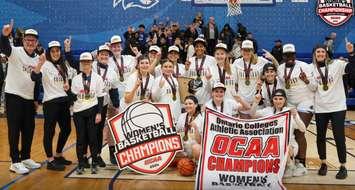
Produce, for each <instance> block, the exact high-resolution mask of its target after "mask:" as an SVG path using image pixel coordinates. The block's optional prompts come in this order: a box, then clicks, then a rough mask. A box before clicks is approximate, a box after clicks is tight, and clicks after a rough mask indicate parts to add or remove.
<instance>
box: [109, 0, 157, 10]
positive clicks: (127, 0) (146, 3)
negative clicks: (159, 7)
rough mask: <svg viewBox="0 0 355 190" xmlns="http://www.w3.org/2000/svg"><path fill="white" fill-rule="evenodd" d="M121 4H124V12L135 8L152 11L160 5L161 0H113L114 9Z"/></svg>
mask: <svg viewBox="0 0 355 190" xmlns="http://www.w3.org/2000/svg"><path fill="white" fill-rule="evenodd" d="M120 3H122V7H123V9H124V10H126V9H129V8H133V7H137V8H140V9H151V8H152V7H154V6H155V5H156V4H158V3H159V0H113V8H115V7H117V6H118V5H119V4H120Z"/></svg>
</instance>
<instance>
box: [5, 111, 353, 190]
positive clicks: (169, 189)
mask: <svg viewBox="0 0 355 190" xmlns="http://www.w3.org/2000/svg"><path fill="white" fill-rule="evenodd" d="M347 119H352V120H355V111H349V112H348V113H347ZM57 132H58V128H57ZM56 134H57V133H56ZM346 135H347V136H348V137H350V138H352V139H355V126H352V127H347V128H346ZM42 136H43V119H41V118H38V119H36V129H35V135H34V139H33V144H32V153H31V156H32V159H34V160H35V161H37V162H41V163H42V164H43V163H45V160H46V157H45V153H44V148H43V145H42ZM7 138H8V137H7V124H6V118H0V171H1V172H0V190H2V189H19V190H22V189H25V190H37V189H38V190H43V189H50V190H56V189H65V190H71V189H75V190H78V189H125V190H126V189H136V190H139V189H144V190H149V189H154V190H180V189H194V183H192V182H162V181H143V180H116V179H115V178H114V179H74V178H64V176H65V175H66V174H67V173H68V172H69V171H71V170H72V169H74V168H75V166H76V163H77V161H76V154H75V128H74V125H72V133H71V135H70V137H69V140H68V142H67V144H66V146H65V148H64V151H65V152H64V156H65V157H66V158H67V159H69V160H72V161H73V162H74V164H72V165H71V166H67V167H66V170H65V171H63V172H53V171H49V170H47V169H46V166H45V165H44V166H42V168H41V169H38V170H34V171H31V172H30V173H29V174H28V175H17V174H15V173H12V172H10V171H9V166H10V163H11V162H10V158H9V148H8V140H7ZM53 142H55V143H53V144H56V137H55V139H54V141H53ZM54 150H55V149H54ZM354 180H355V179H354ZM285 186H286V187H287V188H288V189H290V190H296V189H302V190H317V189H319V190H340V189H341V190H350V189H355V186H335V185H333V186H332V185H296V184H286V185H285Z"/></svg>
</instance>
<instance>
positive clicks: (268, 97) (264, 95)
mask: <svg viewBox="0 0 355 190" xmlns="http://www.w3.org/2000/svg"><path fill="white" fill-rule="evenodd" d="M276 81H277V82H276V88H275V85H274V84H267V83H266V81H265V82H263V85H262V86H261V96H262V98H264V100H263V101H264V104H263V106H264V107H269V106H271V100H272V94H273V90H276V89H283V86H282V84H281V82H280V80H279V79H278V77H276ZM267 86H269V89H270V94H269V93H268V90H267Z"/></svg>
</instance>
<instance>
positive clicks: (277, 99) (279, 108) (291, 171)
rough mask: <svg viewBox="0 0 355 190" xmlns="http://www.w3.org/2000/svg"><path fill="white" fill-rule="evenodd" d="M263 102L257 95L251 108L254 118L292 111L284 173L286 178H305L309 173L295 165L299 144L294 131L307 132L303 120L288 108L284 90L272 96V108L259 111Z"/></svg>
mask: <svg viewBox="0 0 355 190" xmlns="http://www.w3.org/2000/svg"><path fill="white" fill-rule="evenodd" d="M260 100H261V95H260V94H257V95H256V96H255V100H254V103H253V105H252V108H251V112H250V113H251V115H252V117H253V118H261V117H268V116H272V115H274V114H277V113H280V112H283V111H288V110H290V111H291V115H292V119H291V129H290V134H292V135H291V139H290V140H289V158H290V159H288V163H287V166H286V170H285V173H284V178H287V177H292V176H294V177H296V176H303V175H306V174H307V172H298V170H296V168H297V165H300V164H301V163H299V162H297V161H296V163H295V161H294V157H295V156H296V155H297V152H298V144H297V142H296V139H295V135H294V133H293V131H294V130H295V129H298V130H300V131H302V132H305V130H306V127H305V125H304V123H303V121H302V120H301V118H300V116H299V115H298V113H297V110H296V109H290V108H288V107H286V106H287V97H286V92H285V91H284V90H283V89H277V90H275V92H274V93H273V95H272V100H271V105H272V106H270V107H266V108H264V109H259V110H257V107H258V104H259V102H260Z"/></svg>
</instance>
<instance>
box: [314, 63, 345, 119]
mask: <svg viewBox="0 0 355 190" xmlns="http://www.w3.org/2000/svg"><path fill="white" fill-rule="evenodd" d="M347 64H348V63H347V62H344V61H341V60H338V59H336V60H333V63H331V64H329V65H328V90H327V91H325V90H324V89H323V83H322V78H321V76H320V74H319V72H318V69H317V66H316V65H315V64H313V68H314V78H315V80H316V82H317V85H318V88H317V91H316V93H315V101H314V108H315V112H316V113H329V112H337V111H343V110H346V96H345V91H344V83H343V75H344V74H345V67H346V65H347ZM320 69H321V70H322V72H323V74H324V75H325V67H321V68H320Z"/></svg>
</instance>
